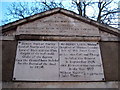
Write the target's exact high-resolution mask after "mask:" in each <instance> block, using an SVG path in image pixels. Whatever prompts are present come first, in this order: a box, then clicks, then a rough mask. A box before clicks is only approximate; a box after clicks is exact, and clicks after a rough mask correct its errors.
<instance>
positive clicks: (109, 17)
mask: <svg viewBox="0 0 120 90" xmlns="http://www.w3.org/2000/svg"><path fill="white" fill-rule="evenodd" d="M93 1H94V0H72V4H71V7H74V8H77V10H78V12H79V15H81V16H84V17H87V18H92V19H94V20H96V21H98V22H100V23H104V24H110V23H112V21H114V20H113V18H114V17H115V16H116V14H117V13H118V12H120V10H119V9H118V8H113V7H112V8H111V4H112V3H113V0H107V2H105V1H104V0H98V1H97V2H93ZM114 5H115V4H114ZM57 7H61V8H66V7H68V6H64V5H63V4H62V0H61V1H60V2H59V3H57V2H55V1H54V0H51V1H49V2H47V1H46V0H42V2H37V1H36V2H14V3H12V4H11V6H10V7H8V12H7V14H6V15H7V16H9V18H10V19H9V20H8V19H7V20H8V21H10V20H12V19H23V18H25V17H28V16H31V15H34V14H37V13H40V12H43V11H46V10H50V9H53V8H57ZM89 7H93V9H94V10H95V12H94V14H93V15H90V16H88V15H87V12H89V10H88V8H89Z"/></svg>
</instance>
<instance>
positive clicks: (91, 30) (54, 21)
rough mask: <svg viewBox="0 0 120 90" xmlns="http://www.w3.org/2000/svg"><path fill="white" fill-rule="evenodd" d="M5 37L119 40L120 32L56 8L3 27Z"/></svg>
mask: <svg viewBox="0 0 120 90" xmlns="http://www.w3.org/2000/svg"><path fill="white" fill-rule="evenodd" d="M2 31H3V33H4V34H5V35H21V34H22V35H23V34H24V35H26V34H27V35H28V34H29V35H56V36H58V35H64V36H79V37H84V36H85V37H89V36H90V37H91V36H92V37H94V36H95V37H96V36H97V37H101V38H102V39H103V38H104V39H106V40H108V39H111V38H112V39H111V40H113V39H114V40H115V39H118V36H120V31H119V30H118V29H114V28H111V27H109V26H106V25H104V24H100V23H98V22H96V21H93V20H90V19H87V18H85V17H82V16H80V15H77V14H75V13H73V12H70V11H68V10H65V9H61V8H56V9H53V10H49V11H46V12H43V13H40V14H36V15H34V16H31V17H28V18H26V19H22V20H19V21H16V22H13V23H10V24H8V25H5V26H3V27H2Z"/></svg>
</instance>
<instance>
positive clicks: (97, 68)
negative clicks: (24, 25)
mask: <svg viewBox="0 0 120 90" xmlns="http://www.w3.org/2000/svg"><path fill="white" fill-rule="evenodd" d="M103 79H104V73H103V66H102V60H101V53H100V47H99V43H98V42H58V41H19V42H18V46H17V52H16V60H15V67H14V76H13V80H20V81H102V80H103Z"/></svg>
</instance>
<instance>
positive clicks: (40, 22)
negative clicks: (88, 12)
mask: <svg viewBox="0 0 120 90" xmlns="http://www.w3.org/2000/svg"><path fill="white" fill-rule="evenodd" d="M1 28H2V37H1V40H2V42H3V43H2V46H3V49H2V75H3V76H2V79H3V88H18V87H19V88H27V87H28V88H35V87H36V88H42V87H44V88H46V87H57V88H66V87H67V88H69V87H71V88H74V87H75V88H92V87H94V88H117V87H118V83H117V81H118V60H119V59H118V56H119V55H118V51H119V50H120V49H119V47H118V46H120V43H119V41H120V31H119V30H118V29H115V28H112V27H109V26H106V25H104V24H100V23H98V22H96V21H93V20H90V19H88V18H85V17H81V16H79V15H77V14H76V13H73V12H71V11H68V10H65V9H62V8H56V9H53V10H49V11H46V12H43V13H40V14H36V15H33V16H30V17H27V18H25V19H22V20H18V21H15V22H13V23H9V24H7V25H4V26H2V27H1ZM24 40H26V41H51V42H52V41H58V42H63V41H67V42H98V43H99V46H100V52H101V58H102V63H103V69H104V77H105V78H104V80H102V82H92V81H91V82H89V83H87V84H86V82H80V81H79V82H72V81H69V82H55V81H53V82H37V83H36V82H34V81H32V82H29V83H28V82H22V81H21V82H13V72H14V63H15V60H16V57H17V56H16V51H17V44H18V42H19V41H24ZM6 55H7V56H6ZM23 81H24V80H23ZM93 81H94V80H93ZM94 84H95V85H94Z"/></svg>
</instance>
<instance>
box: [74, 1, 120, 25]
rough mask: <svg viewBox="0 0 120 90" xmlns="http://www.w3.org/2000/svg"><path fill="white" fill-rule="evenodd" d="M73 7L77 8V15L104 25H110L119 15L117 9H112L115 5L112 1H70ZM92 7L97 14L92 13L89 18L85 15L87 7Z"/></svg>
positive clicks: (119, 11)
mask: <svg viewBox="0 0 120 90" xmlns="http://www.w3.org/2000/svg"><path fill="white" fill-rule="evenodd" d="M72 1H73V3H72V4H73V5H75V6H77V9H78V12H79V15H81V16H84V17H88V18H93V19H94V20H96V21H98V22H100V23H104V24H108V25H109V24H110V23H112V22H113V21H114V20H113V19H114V18H115V17H116V16H117V14H118V13H120V9H119V8H116V7H115V8H113V7H114V6H113V7H112V4H113V3H114V4H113V5H116V4H115V2H114V1H113V0H107V1H105V0H98V1H97V2H93V0H88V1H87V0H79V1H78V0H72ZM90 6H91V7H93V8H95V10H97V12H96V11H95V12H94V15H91V16H90V17H89V16H87V15H86V12H87V7H90Z"/></svg>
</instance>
